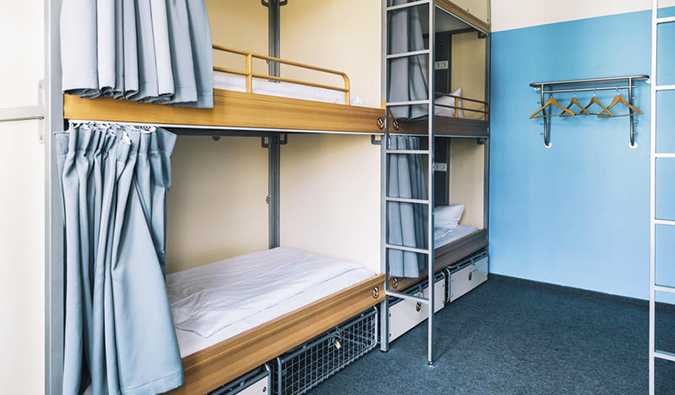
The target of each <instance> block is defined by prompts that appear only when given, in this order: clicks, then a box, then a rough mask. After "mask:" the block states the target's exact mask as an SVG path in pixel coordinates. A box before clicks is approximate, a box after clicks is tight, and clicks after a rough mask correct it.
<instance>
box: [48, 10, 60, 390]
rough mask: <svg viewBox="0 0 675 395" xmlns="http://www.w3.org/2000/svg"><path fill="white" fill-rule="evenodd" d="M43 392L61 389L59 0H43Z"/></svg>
mask: <svg viewBox="0 0 675 395" xmlns="http://www.w3.org/2000/svg"><path fill="white" fill-rule="evenodd" d="M44 4H45V21H44V22H45V46H44V47H45V84H44V87H45V105H46V109H47V111H46V114H45V115H46V117H45V120H44V122H43V127H44V128H45V133H44V134H45V136H44V137H45V138H44V141H45V235H44V237H45V394H46V395H56V394H60V393H61V392H62V390H63V385H62V383H63V333H64V325H65V315H64V311H65V296H64V295H65V291H64V285H65V278H64V274H65V269H64V256H65V254H64V234H63V215H62V210H61V207H62V203H61V187H60V183H59V180H60V177H59V175H58V173H57V167H56V155H55V144H54V134H53V133H52V131H55V130H61V128H63V95H62V94H61V55H60V54H61V46H60V43H59V42H60V41H59V39H60V30H59V20H60V10H61V0H47V1H45V3H44Z"/></svg>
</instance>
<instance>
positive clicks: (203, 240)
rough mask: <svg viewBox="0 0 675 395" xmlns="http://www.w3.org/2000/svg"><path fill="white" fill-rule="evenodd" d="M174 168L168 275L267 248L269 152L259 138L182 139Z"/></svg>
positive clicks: (174, 154) (170, 204)
mask: <svg viewBox="0 0 675 395" xmlns="http://www.w3.org/2000/svg"><path fill="white" fill-rule="evenodd" d="M171 166H172V177H173V178H172V185H171V191H170V192H169V209H168V221H167V269H168V271H169V272H175V271H178V270H185V269H188V268H191V267H194V266H198V265H202V264H205V263H210V262H215V261H219V260H221V259H224V258H229V257H233V256H237V255H241V254H245V253H247V252H252V251H258V250H264V249H267V247H268V237H267V232H268V228H267V203H266V202H265V197H266V196H267V150H265V149H263V148H262V147H261V146H260V139H259V138H255V137H223V138H221V139H220V140H219V141H213V140H212V139H211V138H210V137H185V136H180V137H179V138H178V141H177V143H176V147H175V149H174V152H173V156H172V158H171Z"/></svg>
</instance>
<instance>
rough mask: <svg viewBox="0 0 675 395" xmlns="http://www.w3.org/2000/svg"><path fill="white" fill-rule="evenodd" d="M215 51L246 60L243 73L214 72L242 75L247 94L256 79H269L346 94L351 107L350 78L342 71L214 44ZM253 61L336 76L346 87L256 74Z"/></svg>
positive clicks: (231, 70)
mask: <svg viewBox="0 0 675 395" xmlns="http://www.w3.org/2000/svg"><path fill="white" fill-rule="evenodd" d="M213 49H214V50H216V51H220V52H226V53H230V54H235V55H240V56H243V57H244V58H245V60H246V70H245V71H241V70H234V69H229V68H225V67H219V66H214V67H213V70H214V71H218V72H221V73H228V74H235V75H241V76H244V77H246V93H253V79H254V78H260V79H268V80H273V81H279V82H288V83H291V84H298V85H305V86H311V87H314V88H323V89H330V90H334V91H338V92H344V94H345V105H347V106H348V105H350V104H351V102H350V96H349V93H350V89H351V88H350V85H349V77H348V76H347V74H346V73H343V72H342V71H337V70H331V69H326V68H323V67H317V66H312V65H309V64H304V63H299V62H293V61H290V60H284V59H281V58H276V57H273V56H267V55H261V54H257V53H253V52H248V51H242V50H239V49H233V48H228V47H224V46H222V45H216V44H213ZM253 59H259V60H266V61H268V62H270V66H271V65H274V64H286V65H289V66H293V67H300V68H303V69H307V70H312V71H318V72H321V73H326V74H334V75H337V76H340V77H342V80H343V81H344V86H333V85H325V84H318V83H314V82H308V81H301V80H296V79H293V78H285V77H281V76H278V75H272V73H269V74H261V73H255V72H253Z"/></svg>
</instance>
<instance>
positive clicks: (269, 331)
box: [167, 247, 384, 394]
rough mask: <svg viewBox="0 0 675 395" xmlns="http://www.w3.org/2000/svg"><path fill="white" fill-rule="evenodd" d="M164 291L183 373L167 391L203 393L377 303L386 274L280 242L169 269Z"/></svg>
mask: <svg viewBox="0 0 675 395" xmlns="http://www.w3.org/2000/svg"><path fill="white" fill-rule="evenodd" d="M167 290H168V295H169V302H170V303H171V308H172V312H173V316H174V324H175V326H176V336H177V338H178V344H179V347H180V351H181V357H182V361H183V368H184V372H185V383H184V384H183V385H182V386H181V387H179V388H177V389H175V390H173V391H170V392H169V393H170V394H205V393H209V392H210V391H214V390H216V389H218V388H219V387H221V386H222V385H223V384H224V383H228V382H230V381H232V380H234V379H236V378H238V377H240V376H242V375H244V374H246V373H248V372H250V371H252V370H254V369H256V368H258V367H260V366H262V365H264V364H265V363H267V362H269V361H271V360H273V359H275V358H277V357H280V356H281V355H282V354H284V353H285V352H287V351H289V350H293V349H294V348H296V347H298V346H301V345H302V344H304V343H306V342H307V341H309V340H311V339H313V338H315V337H316V336H317V335H321V334H323V333H325V332H326V331H330V330H331V329H332V328H335V327H336V326H338V325H339V324H340V323H343V322H344V321H346V320H348V319H350V318H352V317H354V316H358V315H359V314H361V313H363V312H364V311H366V310H368V309H370V308H372V307H373V306H374V305H376V304H378V303H380V302H381V301H382V300H383V299H384V275H376V274H375V273H373V272H372V271H370V270H368V269H365V268H363V267H361V266H360V265H357V264H354V263H348V262H343V261H339V260H336V259H330V258H325V257H319V256H316V255H312V254H309V253H307V252H303V251H299V250H293V249H290V248H284V247H278V248H274V249H271V250H267V251H261V252H255V253H251V254H246V255H243V256H240V257H236V258H231V259H227V260H224V261H220V262H216V263H212V264H209V265H204V266H200V267H197V268H193V269H188V270H185V271H181V272H177V273H173V274H169V275H168V276H167ZM347 343H348V341H347ZM305 347H306V346H305ZM219 393H228V392H219ZM284 393H285V392H284Z"/></svg>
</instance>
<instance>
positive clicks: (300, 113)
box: [63, 45, 384, 134]
mask: <svg viewBox="0 0 675 395" xmlns="http://www.w3.org/2000/svg"><path fill="white" fill-rule="evenodd" d="M213 48H214V50H215V51H221V52H226V53H230V54H235V55H240V56H243V57H244V58H245V60H246V70H245V71H239V70H232V69H227V68H223V67H218V66H216V67H214V70H215V71H218V72H224V73H230V74H235V75H241V76H245V77H246V92H237V91H230V90H223V89H214V90H213V101H214V105H213V108H211V109H197V108H188V107H174V106H164V105H156V104H148V103H138V102H132V101H126V100H115V99H112V98H97V99H82V98H79V97H77V96H72V95H64V100H63V113H64V118H65V119H71V120H91V121H108V122H129V123H149V124H155V125H169V126H171V125H188V126H202V127H211V128H220V129H234V130H245V129H254V130H256V131H261V130H264V131H270V130H272V131H281V132H283V131H300V132H302V131H307V132H315V133H316V132H332V133H363V134H383V133H384V131H383V128H384V122H383V120H384V110H383V109H380V108H371V107H361V106H352V105H350V100H349V97H350V90H351V88H350V85H349V77H347V75H346V74H345V73H342V72H340V71H335V70H330V69H325V68H322V67H316V66H312V65H307V64H302V63H298V62H292V61H288V60H283V59H280V58H275V57H271V56H266V55H260V54H256V53H253V52H246V51H241V50H237V49H232V48H227V47H223V46H220V45H214V46H213ZM253 59H261V60H266V61H270V62H277V63H281V64H287V65H290V66H294V67H300V68H304V69H308V70H313V71H319V72H324V73H329V74H334V75H338V76H341V77H342V78H343V81H344V86H339V87H338V86H331V85H323V84H317V83H312V82H306V81H300V80H295V79H290V78H283V77H275V76H270V75H266V74H259V73H254V72H253V66H252V63H253ZM254 78H256V79H268V80H273V81H279V82H287V83H293V84H299V85H305V86H312V87H317V88H324V89H331V90H335V91H339V92H344V94H345V99H346V101H345V104H333V103H324V102H317V101H311V100H302V99H291V98H285V97H278V96H268V95H261V94H257V93H253V79H254Z"/></svg>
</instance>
